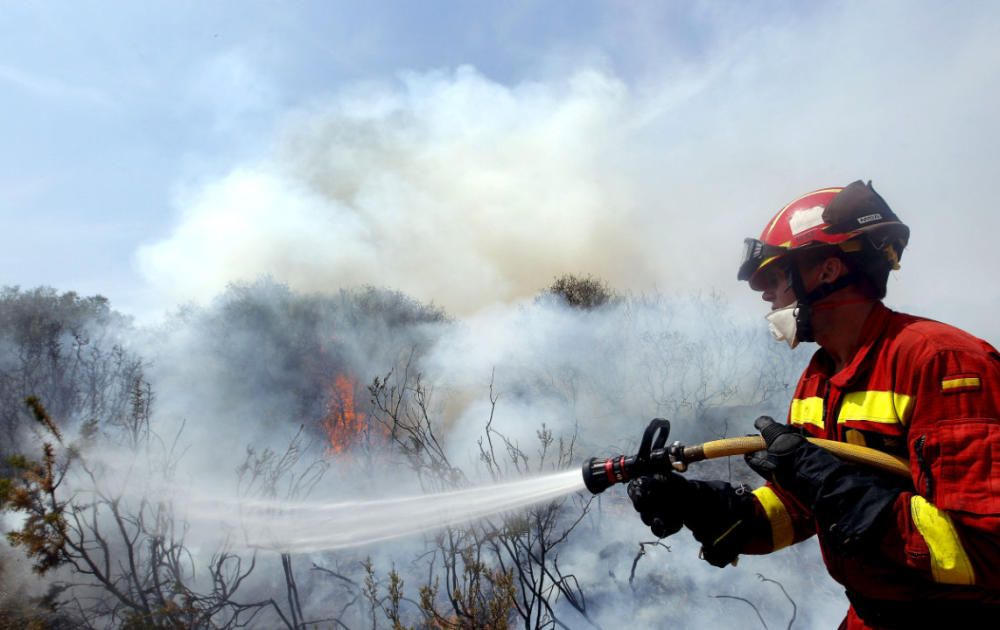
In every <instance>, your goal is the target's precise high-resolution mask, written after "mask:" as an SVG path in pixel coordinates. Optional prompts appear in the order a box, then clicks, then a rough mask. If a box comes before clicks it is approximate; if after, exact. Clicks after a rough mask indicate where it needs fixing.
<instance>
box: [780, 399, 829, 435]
mask: <svg viewBox="0 0 1000 630" xmlns="http://www.w3.org/2000/svg"><path fill="white" fill-rule="evenodd" d="M788 418H789V420H790V421H791V423H792V424H814V425H816V426H818V427H819V428H821V429H822V428H823V399H822V398H820V397H819V396H813V397H811V398H795V399H793V400H792V409H791V411H790V412H789V414H788Z"/></svg>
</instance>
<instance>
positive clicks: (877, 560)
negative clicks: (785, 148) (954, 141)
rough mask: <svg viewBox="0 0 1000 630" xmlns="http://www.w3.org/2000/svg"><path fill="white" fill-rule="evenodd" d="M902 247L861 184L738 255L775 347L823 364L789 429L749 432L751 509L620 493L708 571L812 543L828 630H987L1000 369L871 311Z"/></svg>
mask: <svg viewBox="0 0 1000 630" xmlns="http://www.w3.org/2000/svg"><path fill="white" fill-rule="evenodd" d="M908 239H909V229H908V228H907V227H906V225H904V224H903V223H902V222H901V221H900V220H899V218H898V217H897V216H896V215H895V213H893V211H892V210H891V209H890V208H889V206H888V205H887V204H886V202H885V200H884V199H882V197H881V196H880V195H879V194H878V193H876V192H875V190H874V189H873V188H872V186H871V183H870V182H869V183H868V184H865V183H863V182H860V181H857V182H854V183H852V184H850V185H849V186H847V187H844V188H825V189H822V190H818V191H815V192H811V193H809V194H807V195H804V196H802V197H800V198H798V199H796V200H795V201H793V202H791V203H790V204H788V205H787V206H785V207H784V208H782V210H781V211H780V212H779V213H778V214H777V215H776V216H775V217H774V218H773V219H772V220H771V221H770V222H768V224H767V225H766V226H765V228H764V231H763V233H762V234H761V237H760V238H759V239H747V240H746V243H745V252H744V259H743V263H742V265H741V267H740V270H739V279H740V280H745V281H747V282H749V284H750V287H751V288H752V289H754V290H756V291H760V292H761V293H762V297H763V299H764V300H765V301H766V302H769V303H770V305H771V312H770V313H769V314H768V315H767V319H768V322H769V325H770V328H771V332H772V334H773V335H774V336H775V337H776V338H777V339H778V340H779V341H784V342H786V343H788V345H789V346H791V347H793V348H794V347H795V346H796V345H797V344H799V343H800V342H803V341H815V342H816V343H817V344H818V345H819V349H818V350H817V351H816V352H815V354H814V355H813V357H812V359H811V361H810V363H809V365H808V367H807V368H806V370H805V372H804V373H803V374H802V376H801V378H800V379H799V382H798V385H797V387H796V389H795V394H794V396H793V398H792V401H791V405H790V407H789V412H788V422H787V424H781V423H777V422H775V421H773V420H772V419H770V418H767V417H762V418H759V419H758V420H757V422H756V423H755V427H756V428H757V429H758V430H759V431H760V432H761V434H762V435H763V437H764V439H765V442H766V444H767V445H768V448H767V450H766V451H760V452H758V453H754V454H751V455H747V456H746V459H747V463H748V464H749V466H750V467H751V468H752V469H753V470H754V471H756V472H757V473H758V474H760V475H761V476H762V477H764V479H765V480H766V483H765V484H764V485H763V486H762V487H760V488H757V489H756V490H753V491H752V492H751V491H750V490H749V489H748V488H747V487H745V486H738V487H734V486H731V485H730V484H727V483H724V482H720V481H696V480H688V479H686V478H684V477H683V476H681V475H678V474H675V473H671V474H668V475H657V476H655V477H643V478H640V479H637V480H634V481H632V482H631V483H630V484H629V488H628V493H629V497H630V498H631V499H632V502H633V505H634V506H635V508H636V510H637V511H638V512H639V513H640V515H641V517H642V520H643V522H644V523H645V524H647V525H649V526H650V528H651V529H652V531H653V533H654V534H656V535H657V536H660V537H663V536H669V535H671V534H673V533H676V532H677V531H678V530H679V529H680V528H681V527H682V526H686V527H687V528H688V529H690V530H691V532H692V534H693V535H694V537H695V539H697V540H698V541H699V542H700V543H701V544H702V555H703V557H704V559H705V560H707V561H708V562H710V563H712V564H713V565H716V566H719V567H722V566H725V565H727V564H730V563H732V562H734V561H735V559H736V557H737V556H738V555H739V554H741V553H749V554H761V553H770V552H772V551H776V550H778V549H781V548H783V547H787V546H789V545H793V544H795V543H798V542H800V541H802V540H805V539H806V538H809V537H811V536H812V535H814V534H815V535H816V536H817V538H818V541H819V545H820V549H821V551H822V554H823V560H824V562H825V563H826V566H827V569H828V570H829V572H830V575H831V576H832V577H833V578H834V579H835V580H837V581H838V582H839V583H840V584H842V585H843V586H844V588H845V591H846V594H847V598H848V600H849V601H850V608H849V610H848V612H847V616H846V618H845V619H844V621H843V623H842V624H841V628H852V629H853V628H896V627H899V628H903V627H905V628H908V629H909V630H913V629H914V628H921V627H929V626H931V624H938V623H945V622H948V623H953V624H954V623H957V624H959V625H962V624H966V625H965V626H963V627H997V624H1000V621H998V620H997V617H995V616H992V615H996V614H997V613H1000V355H998V354H997V351H996V350H995V349H994V348H993V347H992V346H990V345H989V344H988V343H986V342H985V341H983V340H981V339H978V338H976V337H973V336H972V335H970V334H968V333H966V332H963V331H961V330H959V329H957V328H954V327H952V326H948V325H946V324H942V323H939V322H935V321H932V320H928V319H923V318H919V317H914V316H911V315H906V314H903V313H898V312H894V311H892V310H890V309H888V308H886V307H885V306H884V305H883V304H882V298H884V297H885V293H886V283H887V280H888V277H889V273H890V271H892V270H893V269H898V268H899V260H900V257H901V256H902V254H903V250H904V248H905V247H906V245H907V242H908ZM804 436H813V437H821V438H826V439H830V440H839V441H842V442H849V443H853V444H860V445H865V446H868V447H872V448H876V449H879V450H882V451H885V452H889V453H892V454H895V455H900V456H903V457H906V458H907V459H908V460H909V466H910V473H911V479H910V481H909V483H906V482H904V481H901V480H897V479H895V478H889V477H888V476H886V475H883V474H881V473H879V472H874V471H872V470H870V469H865V468H861V467H859V466H856V465H852V464H848V463H846V462H843V461H841V460H839V459H837V458H836V457H835V456H833V455H831V454H830V453H828V452H827V451H825V450H824V449H822V448H819V447H817V446H813V445H812V444H810V443H809V442H808V441H806V439H805V437H804Z"/></svg>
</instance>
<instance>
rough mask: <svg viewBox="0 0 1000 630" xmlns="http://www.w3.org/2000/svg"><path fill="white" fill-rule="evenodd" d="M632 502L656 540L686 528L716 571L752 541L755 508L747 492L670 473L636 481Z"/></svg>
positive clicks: (630, 486) (631, 490)
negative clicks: (683, 527)
mask: <svg viewBox="0 0 1000 630" xmlns="http://www.w3.org/2000/svg"><path fill="white" fill-rule="evenodd" d="M628 496H629V498H630V499H631V500H632V505H633V507H635V509H636V511H637V512H639V516H640V517H641V518H642V522H643V523H645V524H646V525H648V526H649V528H650V530H651V531H652V532H653V535H655V536H657V537H659V538H666V537H667V536H671V535H673V534H676V533H677V532H678V530H680V528H681V526H682V525H683V526H686V527H687V528H688V529H690V530H691V533H692V534H693V535H694V537H695V540H697V541H698V542H700V543H701V544H702V548H701V553H702V557H703V558H704V559H705V560H706V561H708V562H709V563H710V564H712V565H715V566H717V567H724V566H726V565H727V564H730V563H732V562H733V561H734V560H736V557H737V556H738V555H739V554H740V552H741V551H742V550H743V547H744V546H745V544H746V543H747V541H748V540H749V538H750V536H751V527H752V524H753V517H754V502H753V498H752V496H751V494H750V491H749V488H747V487H746V486H739V487H735V488H734V487H733V486H731V485H729V484H728V483H725V482H722V481H693V480H688V479H685V478H684V477H682V476H681V475H678V474H677V473H674V472H670V473H667V474H661V475H653V476H651V477H640V478H638V479H634V480H632V481H631V482H629V484H628Z"/></svg>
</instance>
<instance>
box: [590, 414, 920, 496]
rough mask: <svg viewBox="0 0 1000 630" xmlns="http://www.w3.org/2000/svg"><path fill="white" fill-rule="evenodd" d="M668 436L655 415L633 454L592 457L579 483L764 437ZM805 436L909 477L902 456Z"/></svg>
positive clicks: (612, 480)
mask: <svg viewBox="0 0 1000 630" xmlns="http://www.w3.org/2000/svg"><path fill="white" fill-rule="evenodd" d="M669 436H670V422H669V421H667V420H664V419H663V418H656V419H654V420H653V421H652V422H650V423H649V426H647V427H646V431H645V432H644V433H643V435H642V442H641V443H640V444H639V452H638V453H636V454H635V455H615V456H614V457H606V458H600V457H592V458H591V459H590V460H588V461H586V462H585V463H584V464H583V483H584V485H585V486H586V487H587V490H590V492H591V493H593V494H600V493H602V492H604V491H605V490H607V489H608V488H610V487H611V486H613V485H615V484H619V483H625V482H627V481H629V480H631V479H635V478H637V477H643V476H646V475H655V474H657V473H665V472H668V471H671V470H673V471H677V472H685V471H686V470H687V468H688V464H691V463H693V462H700V461H703V460H706V459H716V458H718V457H731V456H733V455H744V454H746V453H753V452H755V451H762V450H764V449H765V448H767V445H766V444H765V443H764V438H763V437H761V436H759V435H748V436H744V437H735V438H726V439H723V440H713V441H711V442H705V443H703V444H696V445H694V446H685V445H683V444H681V443H680V442H674V443H673V444H670V445H669V446H668V445H667V438H668V437H669ZM806 439H807V440H809V442H811V443H812V444H815V445H816V446H820V447H822V448H825V449H826V450H828V451H830V452H831V453H833V454H834V455H836V456H837V457H840V458H841V459H843V460H845V461H849V462H852V463H855V464H861V465H865V466H870V467H873V468H877V469H879V470H881V471H883V472H887V473H890V474H894V475H898V476H901V477H905V478H909V477H910V466H909V464H908V463H907V461H906V459H904V458H902V457H897V456H895V455H890V454H889V453H883V452H882V451H877V450H875V449H873V448H868V447H866V446H859V445H857V444H847V443H844V442H836V441H834V440H824V439H821V438H806Z"/></svg>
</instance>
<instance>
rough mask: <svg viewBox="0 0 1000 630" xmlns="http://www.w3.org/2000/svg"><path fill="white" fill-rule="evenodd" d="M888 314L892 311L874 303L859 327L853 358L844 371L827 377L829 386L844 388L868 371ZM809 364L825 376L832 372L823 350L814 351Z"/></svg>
mask: <svg viewBox="0 0 1000 630" xmlns="http://www.w3.org/2000/svg"><path fill="white" fill-rule="evenodd" d="M890 314H892V311H890V310H889V309H888V308H886V306H885V305H884V304H882V302H876V303H875V306H874V307H873V308H872V312H871V313H869V314H868V318H867V319H865V323H864V324H863V325H862V327H861V335H859V337H858V340H859V343H858V349H857V350H855V351H854V356H853V357H851V360H850V361H848V363H847V365H846V366H845V367H844V369H842V370H841V371H839V372H837V373H836V374H834V375H832V376H829V378H830V384H831V385H833V386H834V387H838V388H843V387H846V386H847V385H849V384H851V383H852V382H853V381H854V380H855V379H856V378H858V377H859V376H861V375H862V374H864V373H865V372H866V371H867V370H868V367H869V365H870V363H871V362H870V361H869V358H870V357H871V355H872V354H873V352H872V349H873V348H874V347H875V345H876V344H877V343H878V341H879V340H880V339H881V338H882V333H883V332H885V329H886V326H888V324H889V315H890ZM810 363H811V365H812V366H813V367H815V368H819V370H820V371H821V372H823V373H824V374H826V375H829V374H830V372H831V371H832V369H831V366H832V365H833V360H832V359H831V358H830V355H829V354H827V352H826V350H824V349H823V348H820V349H819V350H817V351H816V354H815V355H814V356H813V358H812V361H811V362H810Z"/></svg>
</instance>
